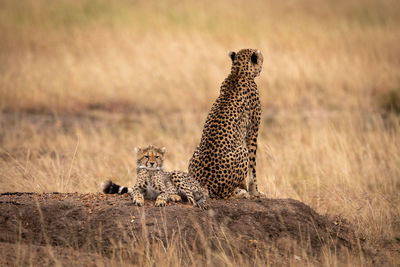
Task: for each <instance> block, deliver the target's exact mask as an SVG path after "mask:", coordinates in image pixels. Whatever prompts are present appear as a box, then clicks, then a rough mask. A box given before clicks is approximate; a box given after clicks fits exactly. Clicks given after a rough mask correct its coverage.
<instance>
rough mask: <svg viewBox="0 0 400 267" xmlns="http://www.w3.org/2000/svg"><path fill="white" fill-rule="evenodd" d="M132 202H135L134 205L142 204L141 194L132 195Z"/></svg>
mask: <svg viewBox="0 0 400 267" xmlns="http://www.w3.org/2000/svg"><path fill="white" fill-rule="evenodd" d="M133 204H135V205H136V206H139V207H141V206H143V205H144V198H143V196H134V197H133Z"/></svg>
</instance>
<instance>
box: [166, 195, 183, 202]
mask: <svg viewBox="0 0 400 267" xmlns="http://www.w3.org/2000/svg"><path fill="white" fill-rule="evenodd" d="M169 199H170V200H171V201H172V202H180V201H182V198H181V196H179V195H175V194H174V195H170V197H169Z"/></svg>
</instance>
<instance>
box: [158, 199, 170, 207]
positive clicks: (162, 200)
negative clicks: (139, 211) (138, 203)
mask: <svg viewBox="0 0 400 267" xmlns="http://www.w3.org/2000/svg"><path fill="white" fill-rule="evenodd" d="M166 205H167V201H165V200H164V199H157V200H156V205H155V206H156V207H164V206H166Z"/></svg>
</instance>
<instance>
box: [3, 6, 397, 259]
mask: <svg viewBox="0 0 400 267" xmlns="http://www.w3.org/2000/svg"><path fill="white" fill-rule="evenodd" d="M242 48H257V49H259V50H260V51H261V52H262V53H263V55H264V66H263V71H262V73H261V75H260V77H258V78H257V79H256V82H257V84H258V87H259V91H260V96H261V103H262V110H263V111H262V122H261V129H260V133H259V138H258V144H259V150H258V155H257V177H258V181H259V188H260V190H261V191H263V192H265V193H266V195H267V196H268V197H269V198H293V199H297V200H300V201H302V202H304V203H306V204H307V205H310V206H311V207H312V208H313V209H315V210H316V211H317V212H318V213H321V214H332V215H339V216H341V217H343V218H345V219H346V220H348V221H350V222H351V223H352V224H353V225H354V228H355V230H356V231H357V233H359V234H360V236H363V237H364V238H365V239H366V240H368V242H370V243H371V244H373V245H375V246H376V247H379V248H381V249H382V251H384V254H385V255H387V262H388V263H391V264H393V265H394V264H395V263H396V262H397V263H398V262H399V258H400V257H399V247H400V193H399V192H400V2H399V1H398V0H339V1H333V0H332V1H331V0H328V1H322V0H303V1H300V0H285V1H275V0H266V1H244V0H233V1H228V0H222V1H209V0H204V1H189V0H184V1H153V0H146V1H142V0H138V1H134V0H120V1H117V0H91V1H89V0H58V1H49V0H19V1H14V0H0V111H1V113H0V192H8V191H30V192H32V191H33V192H53V191H58V192H98V191H100V187H99V185H100V183H101V182H102V181H104V180H106V179H109V178H112V179H113V180H114V181H115V182H117V183H122V184H124V185H133V184H134V181H135V176H136V175H135V165H136V163H135V155H134V152H133V148H134V147H135V146H139V147H141V146H146V145H149V144H154V145H158V146H165V147H166V148H167V149H168V154H167V160H166V169H169V170H171V169H180V170H186V169H187V165H188V161H189V159H190V157H191V154H192V152H193V150H194V148H195V146H196V145H197V144H198V143H199V142H200V137H201V131H202V127H203V124H204V122H205V118H206V116H207V113H208V111H209V109H210V107H211V105H212V103H213V102H214V100H215V98H216V97H217V96H218V94H219V86H220V84H221V83H222V81H223V79H224V78H225V77H226V76H227V75H228V73H229V71H230V63H231V62H230V59H229V57H228V52H229V51H230V50H233V51H237V50H239V49H242Z"/></svg>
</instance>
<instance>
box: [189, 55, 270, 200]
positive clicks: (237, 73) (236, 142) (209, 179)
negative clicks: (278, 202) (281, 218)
mask: <svg viewBox="0 0 400 267" xmlns="http://www.w3.org/2000/svg"><path fill="white" fill-rule="evenodd" d="M229 55H230V57H231V59H232V68H231V73H230V74H229V75H228V77H227V78H226V79H225V81H224V82H223V83H222V86H221V90H220V95H219V97H218V98H217V100H216V101H215V103H214V105H213V106H212V108H211V111H210V113H209V114H208V117H207V120H206V123H205V125H204V129H203V134H202V137H201V141H200V145H199V146H198V147H197V148H196V149H195V151H194V153H193V156H192V158H191V159H190V162H189V174H190V175H191V176H193V177H194V178H195V179H196V180H197V181H199V182H200V184H201V185H202V186H204V187H206V188H207V189H208V191H209V193H210V197H216V198H226V197H230V196H232V195H233V194H234V193H237V192H240V191H241V190H239V189H247V186H246V182H245V179H246V177H247V173H248V172H249V171H250V172H249V176H250V177H249V183H248V192H249V193H250V195H251V196H260V193H259V192H258V188H257V180H256V152H257V135H258V128H259V125H260V117H261V104H260V97H259V93H258V89H257V85H256V83H255V82H254V79H255V77H257V76H259V75H260V72H261V69H262V64H263V56H262V54H261V53H260V51H258V50H254V49H242V50H240V51H239V52H237V53H235V52H230V53H229ZM249 169H250V170H249ZM242 192H243V191H242ZM245 195H246V196H248V193H247V192H245Z"/></svg>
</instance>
